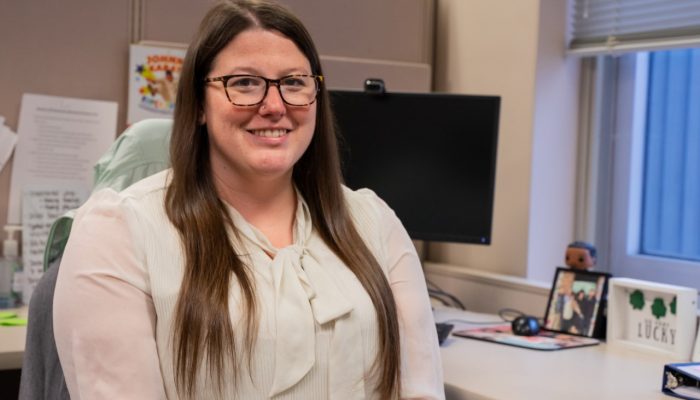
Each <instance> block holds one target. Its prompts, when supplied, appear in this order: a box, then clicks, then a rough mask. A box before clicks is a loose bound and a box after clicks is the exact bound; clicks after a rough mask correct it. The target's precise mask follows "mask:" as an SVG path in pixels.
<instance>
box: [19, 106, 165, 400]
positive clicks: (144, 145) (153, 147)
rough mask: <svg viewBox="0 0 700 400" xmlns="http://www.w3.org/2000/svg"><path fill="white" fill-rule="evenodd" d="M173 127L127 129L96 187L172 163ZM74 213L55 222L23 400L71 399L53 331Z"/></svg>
mask: <svg viewBox="0 0 700 400" xmlns="http://www.w3.org/2000/svg"><path fill="white" fill-rule="evenodd" d="M171 130H172V121H171V120H167V119H151V120H144V121H141V122H137V123H135V124H133V125H132V126H131V127H130V128H129V129H127V130H126V131H124V133H123V134H122V135H121V136H119V138H117V140H115V141H114V143H113V144H112V146H110V148H109V150H107V152H106V153H105V155H104V156H102V158H100V160H99V161H98V162H97V164H96V165H95V169H94V176H95V180H94V182H95V185H94V188H93V192H95V191H97V190H100V189H103V188H108V187H109V188H112V189H114V190H116V191H120V190H123V189H125V188H126V187H128V186H130V185H131V184H133V183H135V182H136V181H138V180H140V179H142V178H145V177H147V176H149V175H152V174H155V173H156V172H159V171H162V170H164V169H166V168H168V166H169V165H170V160H169V153H168V149H169V143H170V132H171ZM74 215H75V210H72V211H69V212H68V213H66V214H65V215H63V216H62V217H60V218H59V219H58V220H57V221H56V222H54V224H53V226H52V227H51V232H50V234H49V239H48V241H47V245H46V250H45V252H44V275H43V276H42V278H41V279H40V280H39V282H38V283H37V286H36V287H35V289H34V292H33V294H32V299H31V302H30V306H29V318H28V323H27V340H26V345H25V351H24V359H23V362H22V375H21V378H20V379H21V380H20V391H19V399H20V400H30V399H55V400H66V399H69V394H68V389H67V387H66V382H65V378H64V376H63V369H62V368H61V364H60V362H59V359H58V352H57V351H56V341H55V340H54V336H53V293H54V289H55V287H56V278H57V276H58V268H59V264H60V261H61V257H62V256H63V250H64V248H65V246H66V242H67V241H68V236H69V235H70V230H71V226H72V224H73V216H74Z"/></svg>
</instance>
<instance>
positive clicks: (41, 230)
mask: <svg viewBox="0 0 700 400" xmlns="http://www.w3.org/2000/svg"><path fill="white" fill-rule="evenodd" d="M88 196H89V191H88V190H86V189H81V188H78V189H66V188H60V189H58V188H43V189H39V188H37V189H25V190H24V191H23V195H22V222H23V223H22V245H23V250H22V255H23V263H24V279H25V283H24V284H25V287H24V291H23V302H24V303H25V304H28V302H29V299H30V298H31V294H32V292H33V291H34V287H35V286H36V284H37V282H39V279H41V276H42V275H43V273H44V250H45V249H46V243H47V239H48V237H49V232H50V230H51V225H52V224H53V222H54V221H56V220H57V219H58V218H59V217H60V216H62V215H63V214H65V213H66V212H67V211H70V210H73V209H76V208H78V207H80V205H81V204H82V203H83V202H84V201H85V200H87V198H88Z"/></svg>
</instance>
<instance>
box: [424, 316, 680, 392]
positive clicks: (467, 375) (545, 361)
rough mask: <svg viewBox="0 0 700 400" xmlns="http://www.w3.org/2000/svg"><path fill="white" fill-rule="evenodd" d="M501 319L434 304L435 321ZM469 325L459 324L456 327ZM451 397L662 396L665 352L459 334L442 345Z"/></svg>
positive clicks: (443, 361) (602, 344) (447, 384)
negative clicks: (553, 346)
mask: <svg viewBox="0 0 700 400" xmlns="http://www.w3.org/2000/svg"><path fill="white" fill-rule="evenodd" d="M453 318H455V319H467V320H469V321H493V320H499V319H498V317H496V316H494V315H486V314H477V313H470V312H464V311H460V310H455V309H436V310H435V319H436V321H438V322H440V321H446V320H448V319H453ZM467 327H470V325H465V324H455V330H458V329H460V328H461V329H464V328H467ZM441 351H442V363H443V366H444V368H443V369H444V374H445V393H446V395H447V399H448V400H452V399H459V400H461V399H470V400H472V399H476V400H519V399H536V400H550V399H551V400H578V399H581V400H584V399H585V400H593V399H595V400H599V399H611V400H612V399H614V400H617V399H634V400H651V399H656V400H662V399H670V398H671V397H669V396H666V395H664V394H663V393H662V392H661V379H662V374H663V367H664V364H666V363H668V362H672V361H669V360H668V359H665V358H664V357H661V356H659V355H654V354H648V353H644V352H641V351H636V350H628V349H618V348H610V347H608V346H607V345H606V344H605V343H601V344H599V345H596V346H590V347H581V348H574V349H565V350H556V351H538V350H530V349H524V348H519V347H513V346H507V345H502V344H497V343H489V342H484V341H481V340H476V339H467V338H461V337H457V336H451V337H449V338H448V339H447V340H446V341H445V342H444V343H443V345H442V347H441Z"/></svg>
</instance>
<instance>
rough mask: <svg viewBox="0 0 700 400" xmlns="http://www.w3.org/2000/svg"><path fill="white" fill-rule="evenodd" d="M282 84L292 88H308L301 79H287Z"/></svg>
mask: <svg viewBox="0 0 700 400" xmlns="http://www.w3.org/2000/svg"><path fill="white" fill-rule="evenodd" d="M282 84H283V85H284V86H292V87H299V86H301V87H303V86H306V82H305V81H304V80H303V79H301V78H287V79H285V80H284V81H283V82H282Z"/></svg>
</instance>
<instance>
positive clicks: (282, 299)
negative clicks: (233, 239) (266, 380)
mask: <svg viewBox="0 0 700 400" xmlns="http://www.w3.org/2000/svg"><path fill="white" fill-rule="evenodd" d="M297 200H298V201H297V211H296V220H295V224H294V244H292V245H290V246H287V247H284V248H281V249H278V248H276V247H274V246H272V244H271V243H270V242H269V240H268V239H267V237H265V235H263V234H262V232H260V231H259V230H257V229H256V228H255V227H253V226H252V225H250V224H248V223H247V222H246V221H245V220H244V219H243V217H242V216H241V215H240V214H238V212H237V211H236V210H235V209H232V214H233V215H232V218H233V220H234V223H235V224H236V227H237V229H238V230H239V232H241V233H242V234H243V236H245V237H246V238H247V239H249V240H250V241H251V242H253V244H255V245H257V246H259V247H260V248H261V249H262V250H263V251H265V252H266V253H268V254H270V255H272V262H271V264H270V266H269V268H270V271H271V273H272V280H273V285H274V292H275V312H274V314H275V322H276V331H277V334H276V335H275V336H276V339H275V369H274V378H273V382H272V387H271V389H270V392H269V396H270V397H274V396H276V395H278V394H280V393H282V392H284V391H285V390H287V389H289V388H291V387H292V386H294V385H296V384H297V383H299V382H300V381H301V380H302V379H303V378H304V377H305V376H306V375H307V374H308V373H309V371H310V370H311V368H312V367H313V366H314V364H315V363H316V343H315V341H316V324H319V325H324V324H327V323H329V322H331V321H335V326H334V329H333V332H332V336H331V340H330V349H329V367H328V368H329V392H330V393H329V398H330V399H363V398H364V397H365V389H364V362H363V357H362V352H361V351H360V349H361V348H362V334H361V331H360V321H359V320H358V319H357V317H356V316H355V315H353V313H352V310H353V305H352V303H351V302H350V301H349V300H348V299H347V298H346V296H345V295H343V291H342V290H341V288H340V287H339V286H338V285H337V284H336V283H335V281H334V280H333V278H331V276H330V275H329V274H328V272H327V271H326V269H324V268H323V267H322V266H321V265H320V263H319V262H318V258H317V257H316V256H315V255H314V253H313V251H311V250H310V249H309V248H308V247H307V246H306V244H307V243H308V241H309V239H310V238H311V233H312V225H313V224H312V222H311V217H310V213H309V211H308V208H307V205H306V203H305V202H304V200H303V198H302V197H301V195H300V194H299V193H298V192H297ZM241 222H242V223H241ZM355 314H356V313H355ZM347 349H357V350H353V351H350V352H348V351H347Z"/></svg>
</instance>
